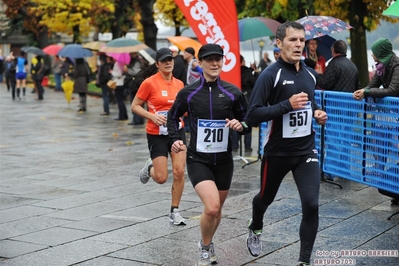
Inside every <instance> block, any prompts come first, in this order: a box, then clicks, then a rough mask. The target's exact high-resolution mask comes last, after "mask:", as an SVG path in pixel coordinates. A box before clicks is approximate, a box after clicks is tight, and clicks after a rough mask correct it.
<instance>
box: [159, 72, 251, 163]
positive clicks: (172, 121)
mask: <svg viewBox="0 0 399 266" xmlns="http://www.w3.org/2000/svg"><path fill="white" fill-rule="evenodd" d="M246 110H247V102H246V99H245V96H244V95H243V94H242V92H241V91H240V90H239V89H238V88H237V87H236V86H234V85H232V84H230V83H228V82H225V81H223V80H221V79H220V77H218V78H217V80H216V81H215V82H207V81H206V80H205V79H204V77H203V76H201V78H200V79H199V80H197V81H196V82H194V83H193V84H191V85H188V86H186V87H184V88H183V89H182V90H181V91H180V92H179V93H178V94H177V96H176V100H175V102H174V104H173V106H172V108H171V109H170V110H169V112H168V122H167V127H168V132H169V137H170V138H171V141H172V143H173V142H175V141H176V140H180V139H181V138H180V135H179V133H178V129H179V122H180V119H179V118H180V117H181V116H183V115H184V114H185V113H186V112H188V117H189V125H185V126H189V127H190V143H189V145H188V149H187V157H188V158H189V159H191V160H194V161H199V162H204V163H207V164H214V165H216V164H219V163H223V162H226V161H227V160H229V159H231V157H232V154H231V150H232V147H231V141H230V138H231V132H230V130H229V128H227V129H226V128H224V127H223V123H225V119H226V118H228V119H233V118H235V119H237V120H238V121H244V117H245V113H246ZM242 133H245V131H243V132H242Z"/></svg>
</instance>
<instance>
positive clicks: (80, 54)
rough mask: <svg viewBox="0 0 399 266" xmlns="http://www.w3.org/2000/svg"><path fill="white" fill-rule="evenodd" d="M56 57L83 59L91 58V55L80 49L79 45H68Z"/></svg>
mask: <svg viewBox="0 0 399 266" xmlns="http://www.w3.org/2000/svg"><path fill="white" fill-rule="evenodd" d="M57 55H59V56H62V57H69V58H84V57H91V56H93V53H92V52H91V51H90V50H88V49H85V48H82V45H81V44H68V45H66V46H65V47H63V48H62V49H61V50H60V51H59V52H58V53H57Z"/></svg>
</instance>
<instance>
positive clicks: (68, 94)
mask: <svg viewBox="0 0 399 266" xmlns="http://www.w3.org/2000/svg"><path fill="white" fill-rule="evenodd" d="M73 85H74V82H73V81H72V80H70V79H67V80H65V81H64V82H63V83H62V84H61V87H62V89H63V90H64V94H65V99H66V100H67V102H68V104H69V103H70V102H71V98H72V93H73Z"/></svg>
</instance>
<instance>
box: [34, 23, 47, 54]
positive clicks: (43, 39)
mask: <svg viewBox="0 0 399 266" xmlns="http://www.w3.org/2000/svg"><path fill="white" fill-rule="evenodd" d="M37 38H38V41H39V48H41V49H42V48H44V47H46V46H47V45H48V29H47V27H44V28H42V30H41V31H40V32H39V36H38V37H37Z"/></svg>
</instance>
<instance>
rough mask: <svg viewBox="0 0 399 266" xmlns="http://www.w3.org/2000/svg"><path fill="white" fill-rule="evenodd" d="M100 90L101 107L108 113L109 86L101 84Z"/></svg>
mask: <svg viewBox="0 0 399 266" xmlns="http://www.w3.org/2000/svg"><path fill="white" fill-rule="evenodd" d="M101 92H102V97H103V109H104V112H105V113H108V114H109V88H108V86H107V84H102V85H101Z"/></svg>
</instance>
